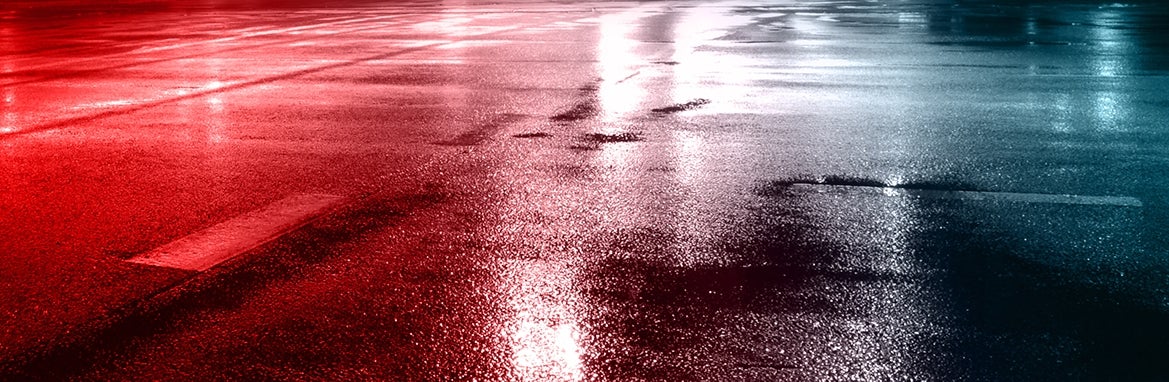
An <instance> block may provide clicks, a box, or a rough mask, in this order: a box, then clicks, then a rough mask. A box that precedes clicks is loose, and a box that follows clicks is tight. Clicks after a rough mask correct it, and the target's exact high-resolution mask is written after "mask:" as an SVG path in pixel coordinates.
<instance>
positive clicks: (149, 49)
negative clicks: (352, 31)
mask: <svg viewBox="0 0 1169 382" xmlns="http://www.w3.org/2000/svg"><path fill="white" fill-rule="evenodd" d="M398 17H401V16H400V15H380V16H371V17H362V18H354V19H347V20H341V21H330V22H325V23H317V24H309V25H301V26H296V27H285V28H280V29H267V30H260V31H255V32H252V31H248V32H245V33H241V34H239V35H235V36H228V37H220V38H214V39H209V40H199V41H188V42H182V43H177V44H170V45H161V46H155V47H144V48H139V49H135V50H132V51H129V52H121V53H115V54H107V55H103V56H97V57H88V58H84V59H80V60H71V61H54V62H50V63H46V64H42V65H29V66H22V67H21V70H39V69H44V68H52V67H67V68H76V67H79V64H82V63H86V62H92V61H97V60H108V59H110V58H115V57H123V56H135V55H141V54H143V53H155V52H161V51H166V50H175V49H181V48H187V47H192V46H198V45H205V44H217V43H224V42H230V41H235V40H241V39H246V38H252V37H262V36H268V35H273V34H282V33H289V32H299V31H305V30H311V29H317V28H324V27H330V26H334V25H343V24H352V23H362V22H370V21H376V20H382V19H391V18H398Z"/></svg>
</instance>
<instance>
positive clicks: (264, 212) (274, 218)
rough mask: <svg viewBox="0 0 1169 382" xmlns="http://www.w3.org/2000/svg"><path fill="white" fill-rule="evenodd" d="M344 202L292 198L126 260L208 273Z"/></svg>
mask: <svg viewBox="0 0 1169 382" xmlns="http://www.w3.org/2000/svg"><path fill="white" fill-rule="evenodd" d="M344 200H345V198H343V197H340V196H333V195H320V194H307V195H294V196H290V197H288V198H284V199H282V200H279V201H277V202H275V203H272V204H269V205H267V206H265V207H263V208H260V209H258V210H255V211H252V212H248V213H246V214H243V215H240V216H237V217H235V218H233V219H231V220H228V221H225V222H222V223H219V224H216V225H215V226H212V227H210V228H207V229H205V230H202V231H199V232H196V233H193V234H190V235H188V236H186V237H184V238H181V239H178V240H175V241H173V242H171V243H170V244H166V245H163V246H161V247H158V248H155V249H154V250H152V251H150V252H146V253H143V254H140V255H138V256H135V257H134V258H132V259H129V260H126V261H129V262H131V263H138V264H145V265H153V266H159V267H167V268H175V269H185V270H190V271H205V270H207V269H210V268H211V267H214V266H215V265H217V264H219V263H222V262H224V261H226V260H228V259H231V258H233V257H235V256H238V255H240V254H242V253H244V252H247V251H249V250H251V249H254V248H256V247H259V246H260V245H263V244H264V243H267V242H269V241H272V240H273V239H275V238H277V237H280V236H281V235H284V234H285V233H288V232H290V231H292V230H294V229H297V228H299V227H301V226H303V225H305V224H307V223H308V222H310V221H312V219H313V218H315V217H317V216H320V215H321V214H324V213H326V212H328V211H330V210H332V209H333V208H336V207H337V206H339V205H340V204H341V203H342V202H343V201H344Z"/></svg>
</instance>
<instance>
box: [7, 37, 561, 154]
mask: <svg viewBox="0 0 1169 382" xmlns="http://www.w3.org/2000/svg"><path fill="white" fill-rule="evenodd" d="M547 24H550V23H545V24H541V25H536V26H528V27H505V28H500V29H496V30H492V31H488V32H483V33H478V34H469V35H465V36H460V37H462V38H461V39H456V40H439V41H432V40H422V41H419V42H418V43H417V44H415V45H413V46H409V47H407V48H403V49H401V50H398V51H393V52H387V53H380V54H375V55H372V56H367V57H361V58H357V59H353V60H349V61H342V62H338V63H334V64H328V65H322V66H318V67H312V68H307V69H300V70H294V71H291V72H287V73H283V74H277V75H273V76H268V77H262V78H258V79H254V80H249V81H242V82H236V83H232V84H230V85H224V86H217V87H215V88H214V89H210V90H202V91H196V92H192V93H188V94H184V95H180V96H176V97H171V98H164V99H152V100H148V101H147V102H144V103H139V104H132V105H129V106H126V107H125V108H121V109H114V110H109V111H104V112H100V113H94V114H90V115H82V116H77V117H69V118H65V119H62V120H57V121H54V122H48V123H43V124H40V125H33V126H29V127H26V128H20V127H7V126H6V127H5V128H6V129H12V130H0V140H3V139H5V138H9V137H14V136H20V135H26V134H31V133H35V132H40V131H44V130H52V129H56V128H61V127H66V126H69V125H72V124H75V123H82V122H90V121H93V120H95V119H101V118H108V117H111V116H115V115H123V114H128V113H132V112H135V111H139V110H143V109H148V108H151V107H155V106H159V105H164V104H168V103H172V102H178V101H182V100H187V99H193V98H199V97H202V96H205V95H209V94H216V93H224V92H228V91H233V90H238V89H243V88H247V87H251V86H256V85H263V84H268V83H272V82H276V81H281V80H287V79H292V78H297V77H300V76H304V75H307V74H313V73H319V72H324V71H327V70H332V69H337V68H343V67H348V66H353V65H358V64H361V63H366V62H370V61H376V60H384V59H387V58H390V57H394V56H398V55H403V54H406V53H411V52H416V51H421V50H425V49H429V48H438V47H442V46H446V45H451V44H456V43H459V42H462V41H466V40H468V39H470V38H475V37H486V36H491V35H495V34H500V33H504V32H511V31H516V30H522V29H526V28H533V27H539V26H543V25H547Z"/></svg>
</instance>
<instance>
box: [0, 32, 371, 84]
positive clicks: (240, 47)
mask: <svg viewBox="0 0 1169 382" xmlns="http://www.w3.org/2000/svg"><path fill="white" fill-rule="evenodd" d="M383 28H385V26H384V25H373V26H361V27H357V28H350V29H342V30H337V31H333V32H329V33H319V34H315V35H299V36H302V37H299V38H292V39H287V40H277V41H270V42H265V43H260V44H252V45H237V46H233V47H230V48H223V49H220V50H215V51H210V52H201V53H197V54H188V55H185V56H173V57H167V58H160V59H154V60H138V61H132V62H129V63H125V64H117V65H109V66H103V67H98V68H89V69H79V70H73V71H66V72H60V73H54V74H51V75H43V76H39V77H31V78H25V79H22V80H17V81H12V82H6V83H3V84H0V86H4V87H7V86H17V85H26V84H31V83H40V82H46V81H54V80H59V79H63V78H73V77H83V76H88V75H92V74H94V73H101V72H105V71H111V70H117V69H126V68H134V67H141V66H148V65H153V64H159V63H164V62H173V61H178V60H185V59H192V58H200V57H206V56H211V55H216V54H222V53H228V52H235V51H241V50H248V49H255V48H263V47H267V46H272V45H281V44H288V43H298V42H304V41H311V40H317V39H323V38H328V37H336V36H338V35H344V34H349V33H359V32H365V31H370V30H377V29H383ZM108 58H109V57H104V56H103V57H97V58H94V59H95V60H104V59H108ZM21 70H26V69H25V68H21Z"/></svg>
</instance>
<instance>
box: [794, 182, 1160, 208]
mask: <svg viewBox="0 0 1169 382" xmlns="http://www.w3.org/2000/svg"><path fill="white" fill-rule="evenodd" d="M791 187H793V188H802V189H807V190H813V191H817V192H865V193H870V194H882V195H888V196H913V197H919V198H929V199H959V200H990V201H1004V202H1020V203H1052V204H1079V205H1090V206H1116V207H1142V206H1144V204H1142V203H1141V200H1140V199H1137V198H1134V197H1131V196H1090V195H1063V194H1033V193H1021V192H990V191H950V190H923V189H915V188H897V187H873V186H842V185H830V184H811V183H795V184H792V185H791Z"/></svg>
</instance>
